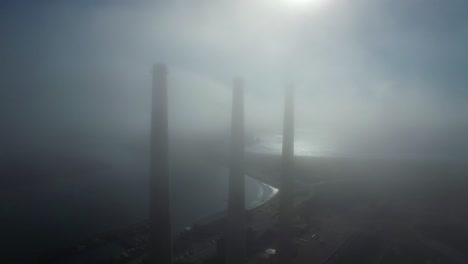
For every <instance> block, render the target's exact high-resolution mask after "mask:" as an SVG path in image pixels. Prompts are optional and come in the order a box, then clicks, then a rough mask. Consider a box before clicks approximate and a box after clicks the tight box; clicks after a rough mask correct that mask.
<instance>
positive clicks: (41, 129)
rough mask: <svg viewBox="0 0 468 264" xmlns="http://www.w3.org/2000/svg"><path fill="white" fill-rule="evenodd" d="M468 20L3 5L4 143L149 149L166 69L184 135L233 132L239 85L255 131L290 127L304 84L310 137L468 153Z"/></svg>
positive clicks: (248, 0) (293, 6)
mask: <svg viewBox="0 0 468 264" xmlns="http://www.w3.org/2000/svg"><path fill="white" fill-rule="evenodd" d="M299 2H303V3H299ZM466 10H468V3H467V2H466V1H442V0H438V1H437V0H381V1H370V0H368V1H364V0H356V1H351V0H311V1H309V2H307V1H305V0H304V1H299V0H295V1H294V0H289V1H288V0H269V1H267V0H257V1H255V0H239V1H196V0H192V1H160V2H157V1H151V2H150V1H118V0H116V1H42V3H41V1H2V4H1V7H0V36H1V37H0V39H1V41H0V58H1V60H0V63H1V64H0V70H1V71H0V72H1V73H0V76H1V78H0V85H1V86H0V87H1V92H0V102H1V106H0V110H1V112H0V118H1V119H2V125H1V126H2V134H4V135H3V136H2V139H4V143H5V144H6V145H7V146H8V147H7V148H6V149H8V151H13V150H15V151H17V149H18V146H21V149H28V148H33V147H34V148H37V146H41V147H44V146H47V147H51V146H54V147H59V146H61V147H63V146H68V145H70V144H85V143H88V144H90V142H95V141H97V142H99V141H100V140H101V139H104V138H105V139H108V138H116V139H118V140H121V141H122V142H123V141H125V140H128V141H132V140H135V139H138V138H144V137H147V136H148V129H149V126H148V123H149V118H150V116H149V113H150V111H149V109H150V108H149V106H150V101H149V95H150V88H151V67H152V64H153V63H160V62H162V63H166V64H167V65H168V67H169V74H170V76H169V82H170V89H171V90H170V96H171V98H170V104H171V110H170V111H171V121H170V122H171V128H172V129H173V130H184V131H190V130H197V131H205V130H210V129H213V130H221V131H222V130H223V129H226V128H227V127H228V125H229V121H230V120H229V118H230V114H229V111H230V99H231V98H230V95H231V88H232V79H233V78H235V77H237V76H240V77H242V78H244V80H245V84H246V97H247V98H246V115H247V126H246V128H247V130H250V131H253V132H255V131H260V130H265V129H266V128H268V129H273V130H276V131H280V127H281V122H282V106H283V97H282V96H283V89H284V87H285V86H286V85H287V84H294V85H295V87H296V97H297V101H296V102H297V104H296V109H297V128H298V129H299V130H301V129H302V130H308V131H312V134H313V135H314V136H313V139H311V140H314V141H315V144H318V145H320V144H325V145H327V144H328V145H333V146H334V147H336V148H343V149H346V148H349V149H350V150H354V149H359V148H362V149H372V150H373V151H374V150H375V151H382V152H386V151H389V152H395V151H396V152H418V153H421V152H433V153H438V152H443V153H455V154H456V155H464V156H467V155H466V153H468V143H467V142H468V140H467V137H468V129H467V128H468V103H467V102H468V87H466V84H467V83H468V74H467V73H466V71H467V69H468V53H467V51H466V47H467V46H468V45H467V44H468V41H467V40H468V17H467V16H466V14H465V12H466ZM51 142H54V144H51ZM77 142H79V143H77ZM83 142H84V143H83ZM59 148H60V147H59ZM447 155H448V154H447Z"/></svg>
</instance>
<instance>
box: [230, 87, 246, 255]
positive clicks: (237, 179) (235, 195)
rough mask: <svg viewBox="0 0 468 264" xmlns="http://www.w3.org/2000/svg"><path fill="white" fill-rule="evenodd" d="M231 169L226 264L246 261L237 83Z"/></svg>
mask: <svg viewBox="0 0 468 264" xmlns="http://www.w3.org/2000/svg"><path fill="white" fill-rule="evenodd" d="M230 159H231V161H230V162H231V166H230V172H229V194H228V195H229V197H228V219H227V221H228V222H227V232H226V235H227V241H226V246H227V251H226V263H227V264H240V263H244V262H245V252H246V249H245V198H244V192H245V191H244V188H245V187H244V164H243V163H244V87H243V83H242V80H241V79H236V80H234V90H233V101H232V130H231V157H230Z"/></svg>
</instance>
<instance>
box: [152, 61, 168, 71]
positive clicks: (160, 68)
mask: <svg viewBox="0 0 468 264" xmlns="http://www.w3.org/2000/svg"><path fill="white" fill-rule="evenodd" d="M153 71H154V72H158V73H167V66H166V64H164V63H156V64H154V65H153Z"/></svg>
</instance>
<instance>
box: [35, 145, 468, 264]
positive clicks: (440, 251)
mask: <svg viewBox="0 0 468 264" xmlns="http://www.w3.org/2000/svg"><path fill="white" fill-rule="evenodd" d="M213 160H215V161H216V162H218V163H219V164H220V165H223V164H225V163H224V161H225V158H224V157H222V156H220V155H216V158H214V159H213ZM467 164H468V163H466V162H463V161H428V160H424V161H417V160H411V161H409V160H392V161H389V160H377V159H373V160H372V159H368V160H363V159H359V160H358V159H344V158H311V157H297V158H296V159H295V173H294V177H295V178H296V186H295V188H296V197H295V204H294V207H295V221H294V226H293V230H294V234H295V235H294V241H293V242H294V245H295V249H296V250H295V254H294V256H292V258H291V263H297V264H300V263H328V264H331V263H380V264H385V263H468V257H467V254H466V253H464V252H468V222H467V221H466V219H468V207H466V206H465V201H467V199H468V174H467V172H468V168H467ZM246 171H247V174H248V175H249V176H251V177H253V178H256V179H258V180H260V181H262V182H265V183H267V184H270V185H272V186H276V187H278V180H279V177H280V174H279V172H280V157H279V156H274V155H261V154H249V155H248V156H247V157H246ZM277 199H278V198H277V197H274V198H272V199H271V200H269V201H268V202H266V203H264V204H262V205H261V206H259V207H256V208H254V209H252V210H250V211H248V212H247V214H246V219H247V223H248V228H247V230H246V232H247V245H248V256H249V258H248V263H274V261H275V256H274V255H267V254H266V253H265V249H267V248H277V235H276V232H277V231H276V220H277V214H278V200H277ZM224 220H225V218H224V215H222V214H220V215H217V216H212V217H210V218H207V219H204V220H203V221H200V222H198V223H195V224H194V225H193V226H192V228H191V229H190V230H186V231H184V232H182V233H180V234H178V235H177V237H176V239H175V248H174V249H175V259H176V263H223V259H224V238H223V230H224ZM147 230H148V225H147V223H141V224H138V225H135V226H131V227H125V228H122V229H119V230H111V231H109V232H106V233H104V234H99V235H96V236H95V237H93V238H91V239H89V240H87V241H83V242H81V243H78V244H77V245H73V246H70V247H68V248H66V249H61V250H58V251H55V252H51V253H49V254H45V255H43V257H42V259H41V260H42V262H43V263H79V262H63V261H60V260H61V259H62V260H63V258H64V257H67V258H69V259H73V258H74V256H81V255H83V254H84V252H90V251H93V250H96V251H102V249H103V248H105V249H108V248H111V247H110V246H109V245H115V247H114V250H109V252H112V253H111V254H108V255H106V257H105V258H100V259H99V258H96V259H99V261H96V262H89V261H88V262H87V263H145V260H146V259H147V255H146V248H147V242H148V238H147V235H146V234H147ZM91 255H92V254H91Z"/></svg>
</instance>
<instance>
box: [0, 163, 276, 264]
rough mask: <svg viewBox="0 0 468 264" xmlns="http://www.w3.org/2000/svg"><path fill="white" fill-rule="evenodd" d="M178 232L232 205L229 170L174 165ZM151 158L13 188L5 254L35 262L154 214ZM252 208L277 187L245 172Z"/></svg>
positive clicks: (8, 196)
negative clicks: (42, 255) (229, 201)
mask: <svg viewBox="0 0 468 264" xmlns="http://www.w3.org/2000/svg"><path fill="white" fill-rule="evenodd" d="M171 164H172V166H171V177H172V179H171V181H172V182H171V186H172V193H171V195H172V209H173V210H172V216H173V229H174V232H179V231H181V230H182V229H183V228H184V227H186V226H189V225H191V224H193V223H194V222H195V221H197V220H200V219H202V218H205V217H207V216H209V215H212V214H216V213H219V212H222V211H224V210H226V207H227V188H228V186H227V183H228V169H227V168H223V167H220V166H215V165H213V164H210V163H208V162H207V161H200V160H195V159H192V158H191V157H185V158H176V159H175V160H173V162H172V163H171ZM147 168H148V163H147V162H146V160H145V159H141V160H140V159H137V158H132V157H130V156H128V155H121V156H119V157H117V158H113V161H112V163H111V166H110V167H109V168H106V169H102V170H98V171H94V172H92V173H88V174H86V175H78V176H74V177H70V175H63V177H58V178H55V179H54V180H53V181H51V182H48V183H43V184H37V185H34V186H24V187H22V188H18V189H15V190H14V191H10V190H9V191H8V192H6V191H3V193H2V198H3V199H1V200H0V215H1V216H2V230H1V234H2V241H4V243H5V245H2V247H3V248H7V249H8V250H6V251H5V252H6V253H4V254H3V256H2V258H4V257H6V258H7V259H8V260H9V261H14V262H16V263H17V262H23V261H27V260H31V258H32V256H34V255H35V254H37V253H39V252H41V251H44V250H47V249H53V248H57V247H61V246H64V245H69V244H73V243H75V242H77V241H79V240H82V239H86V238H89V237H92V236H93V235H94V234H96V233H99V232H103V231H105V230H109V229H111V228H115V227H119V226H125V225H129V224H133V223H138V222H140V221H143V220H145V219H147V218H148V210H147V208H148V186H147V183H148V169H147ZM245 187H246V207H247V208H252V207H255V206H257V205H259V204H261V203H263V202H265V201H266V200H268V199H269V198H271V197H272V196H273V195H274V194H276V192H277V189H274V188H273V187H271V186H268V185H266V184H264V183H261V182H258V181H256V180H254V179H252V178H249V177H246V184H245Z"/></svg>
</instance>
